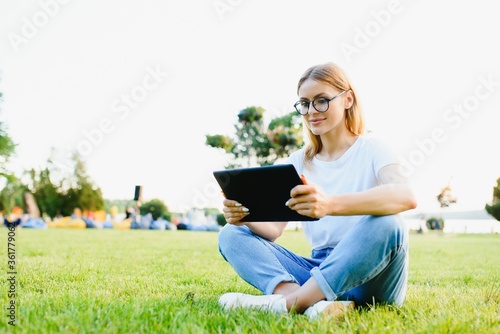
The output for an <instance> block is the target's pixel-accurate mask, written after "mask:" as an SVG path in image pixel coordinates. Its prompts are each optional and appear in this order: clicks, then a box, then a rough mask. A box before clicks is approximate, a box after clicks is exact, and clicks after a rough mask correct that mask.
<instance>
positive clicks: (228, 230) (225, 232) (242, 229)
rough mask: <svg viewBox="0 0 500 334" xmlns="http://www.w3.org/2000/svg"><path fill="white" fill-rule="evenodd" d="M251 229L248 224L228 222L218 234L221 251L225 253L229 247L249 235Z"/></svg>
mask: <svg viewBox="0 0 500 334" xmlns="http://www.w3.org/2000/svg"><path fill="white" fill-rule="evenodd" d="M248 234H249V230H248V227H246V226H235V225H231V224H226V225H225V226H224V227H223V228H222V229H221V230H220V231H219V235H218V240H219V251H220V252H221V253H224V251H225V250H226V249H228V248H231V247H234V245H235V244H237V243H239V240H240V238H241V237H242V236H244V235H248Z"/></svg>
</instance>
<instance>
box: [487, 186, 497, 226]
mask: <svg viewBox="0 0 500 334" xmlns="http://www.w3.org/2000/svg"><path fill="white" fill-rule="evenodd" d="M485 209H486V211H487V212H488V213H489V214H490V215H492V216H493V217H494V218H495V219H496V220H498V221H500V178H498V179H497V184H496V186H494V187H493V199H492V200H491V204H486V206H485Z"/></svg>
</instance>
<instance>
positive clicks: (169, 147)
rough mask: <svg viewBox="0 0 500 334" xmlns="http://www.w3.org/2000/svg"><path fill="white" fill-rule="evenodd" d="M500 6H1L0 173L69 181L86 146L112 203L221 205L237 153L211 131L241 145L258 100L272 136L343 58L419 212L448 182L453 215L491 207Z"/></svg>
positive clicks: (217, 2) (93, 174)
mask: <svg viewBox="0 0 500 334" xmlns="http://www.w3.org/2000/svg"><path fill="white" fill-rule="evenodd" d="M495 8H496V6H494V5H493V4H492V2H491V1H487V0H478V1H474V2H452V1H451V0H447V1H439V2H431V1H410V0H401V1H397V0H390V1H386V0H384V1H379V0H377V1H355V2H341V1H325V0H320V1H313V2H305V1H284V0H280V1H272V2H269V1H262V0H261V1H244V0H240V1H236V0H192V1H157V0H150V1H144V2H140V3H139V2H135V1H116V0H113V1H106V2H98V1H85V2H82V1H57V0H39V1H23V2H22V3H20V2H17V1H13V0H5V1H2V2H1V4H0V34H1V36H2V38H1V39H0V75H1V81H0V92H1V93H2V99H3V101H2V103H1V105H0V107H1V110H0V122H1V124H2V128H3V130H4V131H5V133H6V134H7V135H8V136H9V137H10V139H11V140H12V142H13V143H14V144H16V147H15V152H14V153H13V154H12V155H11V157H10V159H9V161H8V162H7V163H6V164H5V165H4V168H5V170H7V171H9V172H11V173H13V174H14V175H16V176H17V177H19V178H20V179H23V178H24V179H27V178H28V179H29V177H28V176H26V175H25V173H26V171H29V170H35V171H40V170H43V169H44V168H47V166H48V164H50V166H51V168H53V169H54V170H56V171H57V172H59V173H62V174H64V173H71V172H72V171H73V170H74V166H75V161H74V160H73V159H72V154H74V153H75V152H77V153H78V154H79V155H80V158H81V162H82V163H83V164H84V165H85V169H86V174H87V176H88V178H89V179H90V180H92V182H93V183H94V184H95V186H96V187H98V188H99V189H100V190H101V191H102V196H103V197H104V198H105V199H110V200H111V199H116V200H118V199H132V197H133V196H134V187H135V186H136V185H142V187H143V196H144V198H145V200H147V199H154V198H157V199H161V200H162V201H164V203H165V204H166V205H167V206H168V208H169V209H170V210H171V211H177V212H183V211H187V210H189V209H190V208H193V207H198V208H220V207H221V200H222V196H221V194H220V190H219V188H218V185H217V184H216V183H215V179H214V178H213V176H212V171H214V170H217V169H223V168H225V167H226V166H227V165H228V164H230V163H231V161H230V160H231V155H228V154H227V153H226V151H225V150H224V149H222V148H219V149H218V148H214V147H212V146H210V145H208V144H207V135H221V136H227V138H232V140H235V138H236V137H235V136H236V131H237V130H236V128H235V125H236V126H237V125H238V124H241V118H238V115H239V114H240V112H241V111H242V110H247V109H246V108H249V107H251V106H255V107H258V108H260V109H258V110H261V113H260V115H261V116H262V126H263V127H264V129H265V131H267V130H268V124H269V123H270V122H271V120H273V119H276V118H279V117H285V116H287V115H289V114H290V113H291V112H293V104H294V102H295V101H296V100H297V96H296V84H297V80H298V78H299V77H300V75H301V74H302V72H303V71H304V70H305V69H306V68H308V67H309V66H312V65H315V64H318V63H323V62H328V61H333V62H335V63H337V64H339V65H340V66H341V67H343V68H344V70H345V71H346V72H347V73H348V75H349V76H350V78H351V80H352V81H353V83H354V85H355V86H356V87H357V89H358V93H359V96H360V98H361V102H362V104H363V107H364V111H365V115H366V118H367V125H368V129H369V130H370V131H371V134H372V135H375V136H378V137H380V138H382V139H384V140H386V141H387V142H388V143H390V144H391V145H392V146H393V148H394V150H396V152H397V154H398V156H399V158H400V161H401V163H402V164H403V166H404V167H405V170H406V171H407V174H408V176H409V178H410V181H411V182H412V184H413V186H414V190H415V193H416V195H417V198H418V202H419V207H418V208H417V209H416V212H417V213H418V212H427V211H433V210H436V209H438V208H439V207H440V203H439V202H438V201H437V196H438V194H439V193H440V192H441V191H442V190H443V188H446V187H449V189H451V192H452V197H453V198H455V199H456V201H455V202H454V203H453V206H450V207H453V208H454V209H456V210H478V209H484V206H485V204H486V203H490V202H491V201H492V191H493V186H494V185H495V184H496V180H497V178H499V177H500V155H499V154H498V148H495V147H497V145H498V140H497V138H498V129H499V125H500V116H499V111H500V65H499V62H498V59H500V45H499V44H498V31H500V21H499V20H498V19H497V17H496V12H495ZM297 126H298V125H297ZM221 138H222V137H221ZM233 158H234V156H233ZM49 160H50V163H49V162H48V161H49ZM23 175H24V176H23ZM26 182H28V181H26ZM5 185H6V182H5V180H4V181H2V185H1V186H2V187H5Z"/></svg>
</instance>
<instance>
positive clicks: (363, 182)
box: [219, 63, 416, 318]
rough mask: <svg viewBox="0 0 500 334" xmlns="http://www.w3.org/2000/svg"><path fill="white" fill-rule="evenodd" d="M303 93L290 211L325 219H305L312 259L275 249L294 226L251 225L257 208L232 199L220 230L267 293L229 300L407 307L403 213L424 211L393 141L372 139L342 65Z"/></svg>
mask: <svg viewBox="0 0 500 334" xmlns="http://www.w3.org/2000/svg"><path fill="white" fill-rule="evenodd" d="M297 93H298V96H299V101H298V102H297V103H296V104H295V109H296V110H297V112H299V113H300V114H301V115H302V116H303V122H304V125H305V129H306V132H307V137H308V139H309V142H308V144H307V145H306V146H305V147H304V148H302V149H301V150H299V151H297V152H294V153H293V154H291V155H290V157H289V163H291V164H293V165H294V166H295V168H296V169H297V171H298V173H299V174H301V177H302V179H303V181H304V184H303V185H299V186H296V187H295V188H293V189H292V191H291V192H290V199H289V200H288V201H287V202H286V204H285V205H287V206H288V207H290V208H291V209H292V210H295V211H297V212H298V213H300V214H302V215H306V216H309V217H314V218H319V220H317V221H312V222H303V223H302V226H303V231H304V233H305V236H306V238H307V240H308V241H309V242H310V243H311V246H312V256H311V258H305V257H301V256H298V255H296V254H294V253H292V252H291V251H289V250H287V249H285V248H284V247H282V246H280V245H278V244H276V243H274V241H275V240H276V239H277V238H278V237H279V236H280V235H281V234H282V232H283V230H284V229H285V227H286V224H287V223H286V222H278V223H276V222H268V223H262V222H255V223H242V222H240V220H241V219H242V218H243V217H245V216H246V215H247V214H249V212H250V211H251V210H252V208H246V207H245V206H244V203H237V202H236V201H233V200H231V199H225V200H224V202H223V204H224V208H223V211H224V217H225V218H226V221H227V223H228V224H226V226H225V227H224V228H223V229H222V230H221V232H220V234H219V250H220V252H221V254H222V256H223V257H224V259H225V260H226V261H228V262H229V264H230V265H231V266H232V267H233V268H234V269H235V270H236V272H237V273H238V275H240V276H241V277H242V278H243V279H244V280H245V281H247V282H248V283H249V284H251V285H253V286H254V287H256V288H257V289H259V290H260V291H261V292H262V293H263V294H264V295H262V296H253V295H246V294H241V293H227V294H224V295H223V296H221V297H220V299H219V303H220V304H221V305H222V306H224V307H225V308H226V309H230V308H235V307H250V308H260V309H266V310H271V311H274V312H277V313H285V312H290V311H291V310H293V311H295V312H297V313H305V314H306V315H308V316H309V317H311V318H314V317H316V316H318V315H319V314H333V315H339V314H342V313H343V312H344V310H346V309H350V308H353V307H354V303H355V304H357V305H366V304H373V302H377V303H394V304H396V305H401V304H402V303H403V301H404V299H405V295H406V283H407V273H408V233H407V229H406V228H405V226H404V222H403V221H402V219H401V217H399V216H398V215H397V214H399V213H400V212H403V211H406V210H409V209H413V208H415V207H416V202H415V198H414V196H413V193H412V191H411V189H410V187H409V185H408V184H407V182H406V180H405V178H404V177H403V176H402V172H401V166H400V165H399V164H398V161H397V159H396V157H395V156H394V154H393V153H392V152H391V151H390V150H389V149H388V148H387V146H386V145H385V144H384V143H383V142H381V141H380V140H378V139H376V138H373V137H367V136H364V135H363V134H364V129H365V122H364V118H363V115H362V112H361V108H360V105H359V101H358V96H357V95H356V91H355V89H354V88H353V86H352V85H351V83H350V81H349V79H348V78H347V76H346V74H345V73H344V72H343V71H342V69H340V68H339V67H338V66H337V65H335V64H333V63H327V64H322V65H317V66H313V67H311V68H309V69H307V70H306V72H305V73H304V74H303V76H302V77H301V78H300V80H299V82H298V87H297ZM341 301H342V302H341Z"/></svg>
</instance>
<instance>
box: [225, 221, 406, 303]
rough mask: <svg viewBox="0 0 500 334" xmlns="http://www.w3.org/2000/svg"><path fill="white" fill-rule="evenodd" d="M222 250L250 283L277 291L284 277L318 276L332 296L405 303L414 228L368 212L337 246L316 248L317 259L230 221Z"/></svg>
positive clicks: (289, 279) (295, 279)
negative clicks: (410, 238) (290, 249)
mask: <svg viewBox="0 0 500 334" xmlns="http://www.w3.org/2000/svg"><path fill="white" fill-rule="evenodd" d="M219 251H220V253H221V254H222V256H223V258H224V259H225V260H226V261H227V262H228V263H229V264H230V265H231V266H232V267H233V268H234V269H235V271H236V272H237V274H238V275H239V276H240V277H241V278H243V279H244V280H245V281H246V282H248V283H249V284H251V285H252V286H254V287H255V288H257V289H259V290H260V291H261V292H262V293H264V294H272V293H273V291H274V289H275V288H276V286H277V285H278V284H279V283H281V282H295V283H298V284H300V285H302V284H304V283H305V282H306V281H307V280H308V279H310V278H311V276H312V277H314V279H315V280H316V282H317V283H318V285H319V287H320V289H321V291H322V292H323V294H324V295H325V297H326V299H327V300H335V299H343V300H353V301H355V302H356V303H357V304H373V303H374V302H387V303H394V304H396V305H401V304H402V303H403V301H404V299H405V297H406V284H407V279H408V230H407V229H406V227H405V224H404V221H403V220H402V218H401V217H399V216H397V215H389V216H364V217H362V218H361V219H360V220H359V222H358V223H356V225H354V226H353V227H352V228H351V229H350V230H349V231H348V232H347V233H346V234H345V235H344V237H343V238H342V240H341V241H340V242H339V243H338V244H337V245H336V247H335V248H327V249H321V250H313V251H312V254H311V258H307V257H303V256H299V255H296V254H294V253H293V252H291V251H289V250H288V249H286V248H284V247H282V246H281V245H279V244H277V243H274V242H270V241H268V240H266V239H263V238H261V237H259V236H257V235H255V234H253V233H252V232H251V231H250V230H249V229H248V227H246V226H234V225H230V224H227V225H226V226H224V228H223V229H222V230H221V231H220V233H219Z"/></svg>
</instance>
